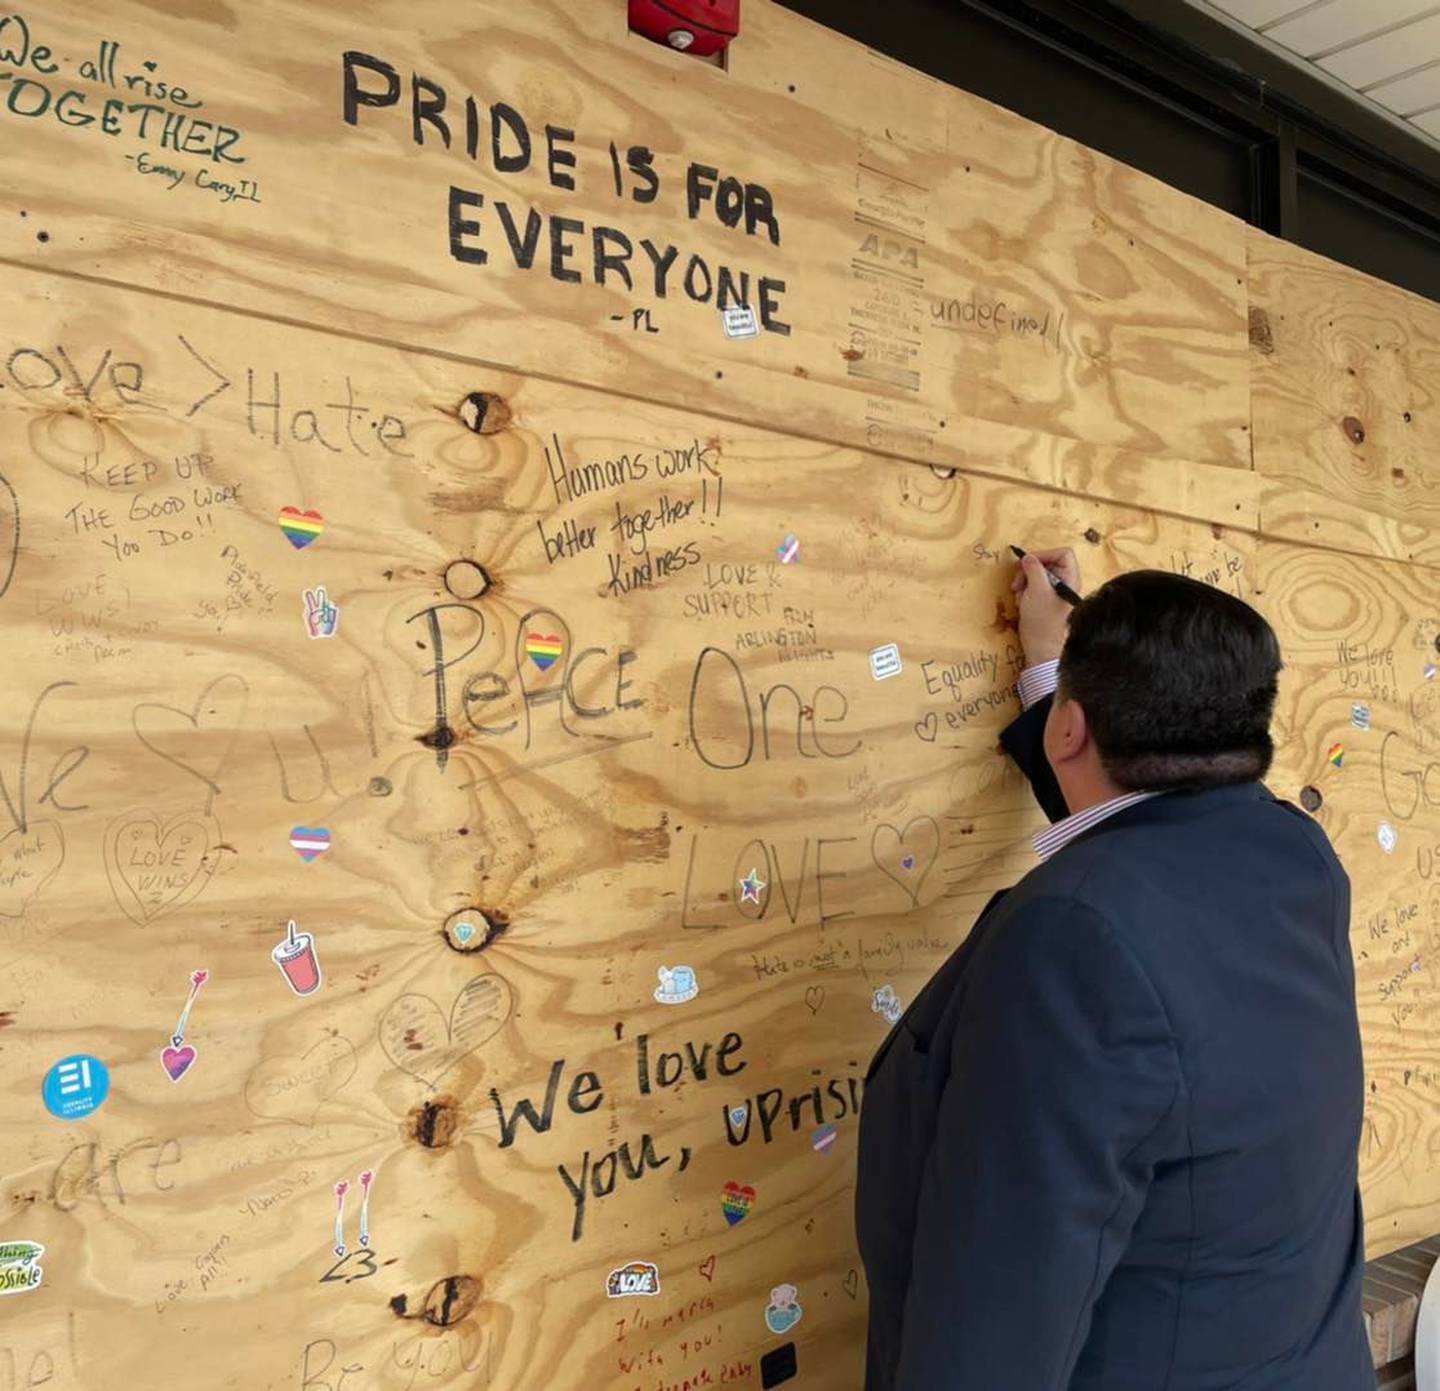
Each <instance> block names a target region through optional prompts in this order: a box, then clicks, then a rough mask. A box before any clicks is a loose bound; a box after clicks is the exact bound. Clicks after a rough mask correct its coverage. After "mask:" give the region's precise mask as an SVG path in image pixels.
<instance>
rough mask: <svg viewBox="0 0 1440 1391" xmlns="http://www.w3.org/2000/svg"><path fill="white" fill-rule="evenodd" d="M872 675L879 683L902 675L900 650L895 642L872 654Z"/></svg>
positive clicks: (888, 643) (877, 649)
mask: <svg viewBox="0 0 1440 1391" xmlns="http://www.w3.org/2000/svg"><path fill="white" fill-rule="evenodd" d="M870 675H871V676H873V677H874V678H875V679H876V680H877V681H884V680H886V679H887V678H889V677H891V676H899V675H900V649H899V648H898V647H897V646H896V645H895V644H894V643H893V642H887V643H886V644H885V646H884V647H877V648H875V649H874V651H872V652H871V653H870Z"/></svg>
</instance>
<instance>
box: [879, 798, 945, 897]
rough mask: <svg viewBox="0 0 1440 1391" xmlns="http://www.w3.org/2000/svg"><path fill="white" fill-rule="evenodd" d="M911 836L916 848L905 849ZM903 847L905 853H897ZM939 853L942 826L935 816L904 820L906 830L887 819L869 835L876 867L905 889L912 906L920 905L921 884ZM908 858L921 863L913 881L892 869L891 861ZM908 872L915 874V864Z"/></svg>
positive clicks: (903, 860) (901, 860)
mask: <svg viewBox="0 0 1440 1391" xmlns="http://www.w3.org/2000/svg"><path fill="white" fill-rule="evenodd" d="M912 839H913V841H915V842H917V845H916V850H914V851H911V850H908V849H905V842H906V841H909V840H912ZM900 850H904V854H903V855H897V854H896V851H900ZM917 852H918V853H917ZM939 855H940V825H939V823H938V822H937V821H936V820H935V818H934V817H933V816H915V817H911V819H910V820H909V821H907V822H906V823H905V828H904V830H896V829H895V827H894V826H892V825H890V824H889V823H888V822H881V824H880V825H878V826H877V827H876V828H875V830H874V833H873V834H872V835H871V837H870V858H871V859H873V860H874V861H875V866H876V868H877V869H879V870H880V872H881V873H882V874H884V875H885V877H886V878H887V879H893V880H894V881H895V883H897V884H898V885H899V886H900V887H901V888H902V889H904V890H905V896H906V897H907V898H908V899H909V900H910V902H911V904H912V906H916V907H918V906H919V903H920V888H921V885H923V884H924V882H925V878H926V876H927V875H928V874H929V873H930V871H931V870H932V869H934V867H935V861H936V860H937V859H938V858H939ZM906 859H911V860H913V861H914V862H915V863H916V864H919V865H921V866H922V867H921V868H920V873H919V874H918V875H917V876H915V878H914V879H913V880H912V879H902V878H901V877H900V875H898V874H897V873H896V872H895V871H894V870H893V869H892V868H891V865H892V864H896V863H898V864H901V865H903V864H904V863H905V860H906ZM907 871H908V872H909V873H912V874H913V872H914V867H913V866H907Z"/></svg>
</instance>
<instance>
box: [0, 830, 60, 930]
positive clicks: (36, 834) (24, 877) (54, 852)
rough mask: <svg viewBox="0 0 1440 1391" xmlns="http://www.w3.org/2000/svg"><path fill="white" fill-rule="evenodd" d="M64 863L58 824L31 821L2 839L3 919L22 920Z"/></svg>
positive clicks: (0, 884)
mask: <svg viewBox="0 0 1440 1391" xmlns="http://www.w3.org/2000/svg"><path fill="white" fill-rule="evenodd" d="M64 861H65V833H64V831H62V830H61V829H60V823H59V822H58V821H31V822H29V824H28V825H27V826H26V827H25V829H24V830H23V831H22V830H19V829H16V830H13V831H6V832H5V834H4V835H3V836H0V918H18V917H22V916H23V915H24V913H25V910H26V908H28V907H29V906H30V903H31V901H32V900H33V899H34V898H35V896H36V895H37V894H38V893H39V892H40V890H41V889H43V888H44V887H45V885H46V884H48V883H49V882H50V881H51V880H52V879H53V878H54V877H55V875H56V874H57V873H58V872H59V869H60V866H61V865H62V864H63V863H64Z"/></svg>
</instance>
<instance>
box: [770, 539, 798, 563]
mask: <svg viewBox="0 0 1440 1391" xmlns="http://www.w3.org/2000/svg"><path fill="white" fill-rule="evenodd" d="M775 554H776V555H777V556H778V557H779V558H780V563H781V564H782V565H793V564H794V563H795V561H796V560H798V559H799V557H800V542H799V541H798V540H797V539H796V538H795V537H794V536H787V537H786V538H785V539H784V540H783V541H782V542H781V543H780V544H779V546H777V547H776V550H775Z"/></svg>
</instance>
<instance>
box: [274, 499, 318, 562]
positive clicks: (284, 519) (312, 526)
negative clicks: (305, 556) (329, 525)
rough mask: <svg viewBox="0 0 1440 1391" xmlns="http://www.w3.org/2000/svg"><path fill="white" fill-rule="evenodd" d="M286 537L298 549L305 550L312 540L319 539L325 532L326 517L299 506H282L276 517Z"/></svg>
mask: <svg viewBox="0 0 1440 1391" xmlns="http://www.w3.org/2000/svg"><path fill="white" fill-rule="evenodd" d="M275 520H276V521H277V522H279V523H280V530H281V531H282V532H283V533H284V535H285V539H286V540H287V541H288V542H289V543H290V544H291V545H292V546H294V547H295V549H296V550H297V551H303V550H304V549H305V547H306V546H308V545H309V544H310V543H311V542H312V541H318V540H319V539H320V537H321V536H323V535H324V534H325V518H324V517H322V516H321V515H320V514H319V513H318V512H302V511H301V510H300V509H299V508H298V507H282V508H281V509H280V515H279V516H278V517H276V518H275Z"/></svg>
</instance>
